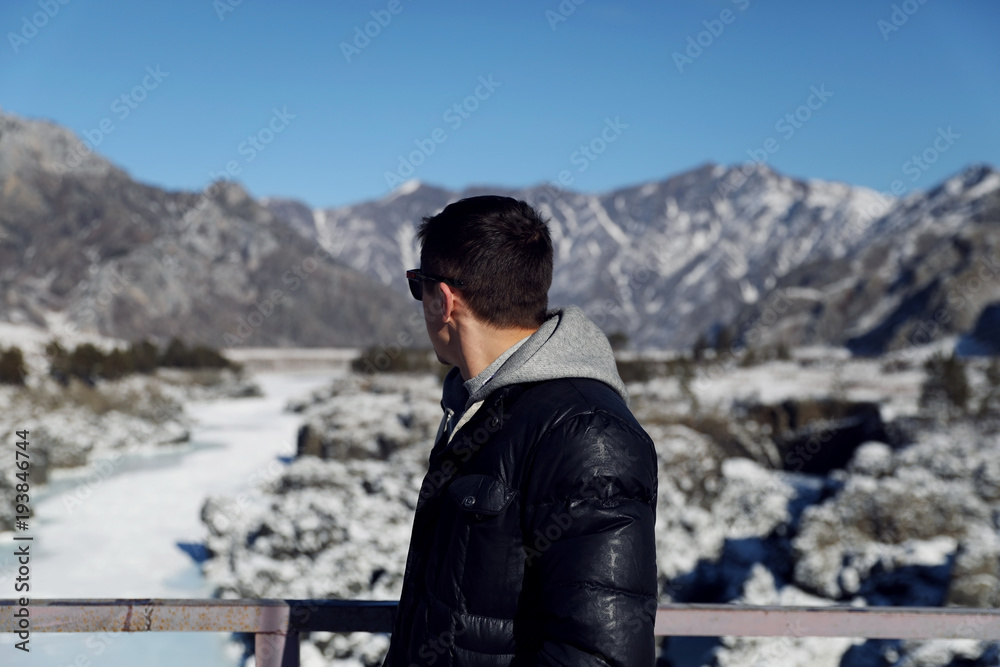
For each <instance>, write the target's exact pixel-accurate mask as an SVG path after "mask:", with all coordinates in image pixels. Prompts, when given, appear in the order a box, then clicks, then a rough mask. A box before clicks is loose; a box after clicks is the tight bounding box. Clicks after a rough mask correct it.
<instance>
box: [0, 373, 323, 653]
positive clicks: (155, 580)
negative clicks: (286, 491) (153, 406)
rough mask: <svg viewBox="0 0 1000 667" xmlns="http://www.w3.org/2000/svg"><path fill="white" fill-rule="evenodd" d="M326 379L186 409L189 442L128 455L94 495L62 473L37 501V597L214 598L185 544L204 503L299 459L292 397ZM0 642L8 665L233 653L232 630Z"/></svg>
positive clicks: (278, 377)
mask: <svg viewBox="0 0 1000 667" xmlns="http://www.w3.org/2000/svg"><path fill="white" fill-rule="evenodd" d="M331 376H332V373H331V372H324V373H294V374H289V373H266V374H259V375H257V378H256V379H257V382H258V384H259V385H260V387H261V389H262V390H263V392H264V395H263V396H262V397H258V398H241V399H227V400H220V401H213V402H207V403H203V404H189V405H188V406H186V409H187V411H188V413H189V414H190V415H191V416H192V417H194V419H195V420H196V425H195V427H194V428H193V429H192V433H191V436H192V437H191V441H190V443H187V445H186V446H184V447H179V448H174V449H171V450H169V451H163V452H158V453H156V454H151V455H141V456H140V455H134V456H128V457H123V458H121V459H119V460H117V461H115V462H114V464H113V465H112V466H111V467H110V470H111V472H110V474H107V475H105V476H103V481H100V482H99V483H97V484H92V488H90V487H87V486H83V487H80V486H79V485H80V484H82V480H81V478H80V476H79V474H77V475H76V476H57V477H55V479H53V481H52V483H51V484H50V485H49V486H48V488H47V489H46V490H45V491H44V492H41V493H38V494H33V497H32V504H33V508H34V512H35V516H34V517H33V522H32V531H31V532H30V533H29V534H32V535H34V541H33V542H32V543H31V552H32V559H31V597H32V598H35V599H37V598H207V597H211V588H210V587H209V586H207V585H206V584H205V582H204V581H203V580H202V577H201V573H200V570H199V567H198V565H197V564H196V563H195V562H194V561H193V560H192V558H191V556H189V555H188V553H186V552H185V551H184V550H183V549H182V548H181V546H180V545H182V544H195V543H200V542H201V541H202V540H203V537H204V529H203V528H202V524H201V520H200V518H199V515H200V511H201V506H202V504H203V503H204V501H205V498H206V497H208V496H210V495H227V496H235V495H236V494H238V493H240V492H241V491H245V490H247V489H249V488H251V487H252V485H253V483H254V481H255V480H257V479H260V478H269V477H271V476H273V473H274V471H275V469H276V468H275V461H276V460H277V458H278V457H287V456H290V455H292V454H294V452H295V435H296V430H297V428H298V425H299V419H300V418H299V416H298V415H293V414H287V413H284V412H283V409H284V406H285V404H286V402H287V401H288V399H290V398H292V397H295V396H299V395H301V394H304V393H306V392H308V391H310V390H312V389H314V388H317V387H319V386H322V385H323V384H325V383H327V382H328V381H329V379H330V378H331ZM105 469H106V470H107V469H108V468H105ZM91 479H97V478H96V477H93V476H92V477H91ZM88 488H90V493H89V494H86V491H85V489H88ZM77 491H79V493H77ZM81 497H82V498H81ZM69 498H73V499H76V498H80V500H79V502H75V501H68V499H69ZM11 537H12V536H11V535H10V534H9V533H8V534H6V535H5V536H4V537H3V538H0V554H2V555H0V586H2V589H0V590H2V591H3V592H2V593H0V597H10V596H12V595H13V594H14V593H13V590H14V589H13V583H12V571H11V568H10V560H9V559H8V558H7V556H8V555H9V554H12V553H13V551H14V546H13V541H12V539H11ZM0 637H2V640H0V655H2V658H0V664H3V665H45V666H46V667H69V666H71V665H72V666H74V667H88V666H91V667H126V666H128V667H134V666H135V665H143V666H144V667H161V666H162V667H166V666H167V665H171V666H175V665H201V666H205V667H215V666H219V667H223V666H225V667H232V666H233V665H235V664H236V659H235V654H234V653H233V652H232V648H229V650H228V652H227V646H226V645H227V638H228V637H229V635H228V634H220V633H199V632H191V633H145V634H143V633H136V634H126V633H106V634H101V635H87V634H56V633H32V634H31V642H30V645H29V646H30V648H31V652H30V654H26V653H23V652H21V651H18V650H15V649H14V647H13V646H12V644H13V642H14V641H16V636H15V635H9V634H8V635H0Z"/></svg>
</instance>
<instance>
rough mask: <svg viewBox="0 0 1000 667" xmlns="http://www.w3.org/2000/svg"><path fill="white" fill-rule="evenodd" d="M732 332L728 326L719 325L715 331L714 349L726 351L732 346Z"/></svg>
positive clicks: (720, 351)
mask: <svg viewBox="0 0 1000 667" xmlns="http://www.w3.org/2000/svg"><path fill="white" fill-rule="evenodd" d="M733 340H734V337H733V332H732V330H731V329H730V328H729V327H721V328H720V329H719V330H718V331H717V332H716V333H715V351H716V352H719V353H725V352H728V351H729V349H730V348H731V347H732V346H733Z"/></svg>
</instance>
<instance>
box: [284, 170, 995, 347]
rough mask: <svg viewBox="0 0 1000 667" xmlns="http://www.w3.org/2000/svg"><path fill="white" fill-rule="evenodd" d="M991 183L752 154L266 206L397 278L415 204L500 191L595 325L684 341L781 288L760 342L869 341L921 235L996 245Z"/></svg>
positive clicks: (971, 317)
mask: <svg viewBox="0 0 1000 667" xmlns="http://www.w3.org/2000/svg"><path fill="white" fill-rule="evenodd" d="M998 187H1000V174H997V172H995V171H993V170H992V169H990V168H989V167H976V168H972V169H970V170H969V171H967V172H966V173H964V174H961V175H959V176H956V177H954V178H952V179H950V180H949V181H947V182H946V183H945V184H943V185H941V186H939V187H937V188H935V189H934V190H932V191H930V192H929V193H926V194H923V193H917V194H913V195H911V196H909V197H907V198H905V199H903V200H896V199H894V198H891V197H887V196H885V195H883V194H880V193H877V192H874V191H872V190H868V189H865V188H859V187H851V186H849V185H845V184H841V183H830V182H822V181H808V182H803V181H798V180H795V179H792V178H788V177H786V176H782V175H780V174H778V173H776V172H774V171H772V170H771V169H769V168H768V167H766V166H763V165H761V166H753V167H751V166H748V167H746V168H745V169H744V168H726V167H722V166H718V165H706V166H702V167H699V168H697V169H694V170H692V171H689V172H686V173H683V174H680V175H677V176H674V177H671V178H668V179H666V180H663V181H658V182H651V183H646V184H643V185H638V186H635V187H629V188H622V189H619V190H615V191H613V192H609V193H605V194H601V195H592V194H583V193H576V192H569V191H560V190H556V189H553V188H551V187H548V186H540V187H534V188H527V189H521V190H509V189H502V188H483V187H477V188H469V189H466V190H463V191H461V192H454V191H448V190H443V189H441V188H437V187H433V186H429V185H426V184H422V183H420V182H417V181H410V182H408V183H405V184H404V185H402V186H400V187H399V188H398V189H397V190H396V191H394V192H393V193H391V194H390V195H388V196H386V197H385V198H383V199H380V200H377V201H370V202H365V203H362V204H358V205H354V206H347V207H342V208H333V209H324V210H315V211H312V210H309V209H308V207H305V206H303V205H302V204H300V203H297V202H292V201H287V200H270V201H268V202H266V206H267V207H268V208H269V209H270V210H271V211H272V212H273V213H274V214H275V215H276V216H278V217H279V218H282V219H284V220H286V221H287V222H288V223H289V224H290V225H291V226H292V227H293V228H294V229H296V230H298V231H299V232H300V233H302V234H304V235H306V236H307V237H310V238H315V239H317V240H318V241H319V243H321V244H322V245H323V247H324V248H326V249H327V250H328V251H330V252H331V253H332V254H333V255H334V256H335V257H339V258H341V259H342V260H343V261H345V262H346V263H348V264H350V265H351V266H353V267H354V268H356V269H358V270H359V271H364V272H365V273H367V274H368V275H369V276H371V277H373V278H375V279H376V280H379V281H380V282H382V283H383V284H384V285H387V286H393V287H394V288H395V289H398V290H400V291H402V290H405V286H404V284H403V282H402V281H401V280H399V276H400V275H401V274H402V271H403V270H404V269H406V268H411V267H414V266H417V265H418V264H419V257H418V253H417V246H416V242H415V234H416V229H417V226H418V225H419V224H420V219H421V217H422V216H425V215H431V214H433V213H436V212H437V211H439V210H440V209H441V208H443V207H444V206H445V205H446V204H447V203H449V202H451V201H455V200H457V199H460V198H462V197H468V196H473V195H476V194H484V193H496V194H506V195H509V196H512V197H516V198H520V199H524V200H526V201H528V202H530V203H532V204H534V205H536V206H537V207H538V208H539V209H540V210H541V212H542V213H543V214H544V215H545V216H546V217H547V218H549V219H550V227H551V230H552V235H553V240H554V244H555V248H556V271H555V277H554V281H553V288H552V291H551V301H552V304H553V305H560V304H567V303H575V304H578V305H581V306H582V307H583V308H584V309H585V310H586V311H587V312H588V313H589V314H590V315H591V317H593V318H594V319H595V320H596V321H597V322H598V323H599V324H600V325H601V326H602V328H604V330H605V331H606V332H609V333H610V332H614V331H623V332H625V333H627V334H628V335H629V337H630V338H631V340H632V342H633V343H634V344H636V345H638V346H656V347H687V346H690V345H691V344H692V343H694V341H695V340H696V339H697V337H698V336H699V335H702V334H706V335H708V336H710V337H711V336H713V335H714V333H715V332H717V331H718V330H719V329H720V328H721V327H730V328H731V329H733V330H734V331H737V332H739V331H741V330H742V329H744V328H746V326H747V325H748V323H750V324H752V323H753V322H754V321H755V319H756V318H757V317H759V316H760V314H761V310H762V309H766V308H767V307H769V306H770V305H771V304H772V303H773V302H774V300H775V299H780V298H786V297H787V298H791V297H792V296H794V297H795V299H796V301H795V302H796V304H798V307H796V308H795V309H794V311H793V312H794V314H795V317H794V322H793V321H792V319H793V318H791V317H789V318H786V317H784V315H783V313H782V317H781V318H780V319H782V326H780V327H769V328H768V329H769V330H768V332H766V333H767V334H768V335H767V336H766V338H767V340H768V341H769V342H771V343H776V342H785V343H786V344H789V345H794V344H801V343H833V344H845V343H852V344H853V345H854V347H855V348H857V349H858V350H860V351H871V350H875V351H877V350H882V349H886V347H887V346H888V342H889V339H891V338H892V337H891V336H888V337H887V336H885V335H883V334H882V333H880V332H881V330H876V329H878V327H879V326H880V325H882V324H883V322H882V321H881V320H879V319H878V316H879V313H882V312H883V311H884V310H892V308H891V305H890V304H891V303H892V302H893V301H894V300H896V301H898V300H899V299H900V298H901V297H900V296H899V295H898V294H897V292H898V290H896V291H893V290H894V287H893V286H894V285H896V284H898V283H899V282H900V281H904V282H905V280H906V279H907V278H906V272H907V271H910V270H911V269H912V267H911V266H910V264H909V262H910V260H913V259H915V258H916V257H917V255H919V253H920V252H921V251H920V248H921V247H923V246H922V245H921V244H922V243H927V240H928V239H930V238H933V239H936V241H935V243H936V242H937V241H940V240H942V239H945V238H952V237H954V238H956V239H960V238H964V237H966V236H968V237H969V238H968V239H967V242H968V243H972V244H973V246H974V247H976V246H975V244H979V243H984V244H985V245H984V246H983V247H982V248H980V250H983V251H985V250H988V248H990V247H994V246H993V244H994V243H995V242H996V233H995V229H994V230H992V231H991V232H989V233H986V232H985V231H983V234H979V233H978V232H976V231H974V230H976V229H979V228H981V227H982V228H985V227H986V226H988V225H989V224H990V223H991V221H992V222H994V223H995V221H996V220H997V215H996V208H995V206H993V205H992V204H991V203H990V202H991V201H995V199H996V197H997V196H998V195H997V192H998ZM994 226H995V225H994ZM957 242H958V243H960V241H957ZM887 252H888V253H890V255H891V256H892V257H893V260H892V261H891V262H890V263H889V264H887V265H886V266H883V267H880V269H879V273H878V278H879V279H878V280H875V281H871V280H869V279H870V278H872V277H873V275H872V273H873V268H872V263H873V262H876V261H877V259H878V258H879V257H881V256H882V255H885V253H887ZM975 252H979V250H976V251H975ZM865 258H867V260H866V259H865ZM844 280H847V281H848V283H849V284H850V285H866V286H868V287H867V288H866V289H867V292H868V293H867V294H866V299H864V300H862V301H858V302H854V301H851V303H850V304H849V305H848V306H847V309H848V310H849V311H851V312H850V314H849V315H848V316H843V317H841V318H840V319H838V318H836V317H831V314H830V311H831V310H836V308H843V307H844V306H843V304H840V305H837V304H839V301H838V298H847V297H848V296H850V295H851V294H852V293H851V292H850V291H849V290H848V291H845V292H843V293H841V292H838V291H837V290H838V289H842V288H843V287H844V284H848V283H843V281H844ZM817 281H819V282H820V283H822V285H823V286H824V289H825V291H824V289H821V288H818V287H816V285H815V283H817ZM998 289H1000V288H998V286H997V281H994V284H992V285H990V286H988V287H987V288H986V289H984V290H982V291H981V293H980V294H978V296H977V297H976V298H975V299H972V300H970V302H969V304H968V305H967V306H966V307H965V309H964V311H963V316H962V317H960V318H956V319H955V320H954V322H953V323H952V324H951V325H950V326H949V331H951V332H958V333H961V332H966V331H968V330H969V329H971V327H972V325H973V324H974V323H975V318H976V317H977V316H978V315H979V313H980V312H981V311H982V309H983V307H984V306H985V305H986V304H987V303H989V302H991V301H1000V292H998ZM945 290H946V291H947V288H945ZM883 292H889V293H888V294H883ZM845 295H846V296H845ZM828 301H829V302H830V303H829V304H828ZM782 305H784V304H782ZM831 305H832V306H833V307H827V308H826V310H824V306H831ZM811 309H812V310H816V311H818V312H815V313H812V310H811ZM911 310H912V309H911ZM911 310H904V311H903V312H902V313H901V315H902V316H903V318H904V319H906V318H915V317H919V316H921V315H923V314H924V312H923V311H919V312H918V310H919V309H918V310H912V312H911ZM811 313H812V314H811ZM897 317H898V315H897ZM910 326H916V324H915V323H913V322H911V323H910ZM883 328H884V327H883ZM865 336H869V338H871V339H872V341H871V342H869V341H868V339H867V338H865Z"/></svg>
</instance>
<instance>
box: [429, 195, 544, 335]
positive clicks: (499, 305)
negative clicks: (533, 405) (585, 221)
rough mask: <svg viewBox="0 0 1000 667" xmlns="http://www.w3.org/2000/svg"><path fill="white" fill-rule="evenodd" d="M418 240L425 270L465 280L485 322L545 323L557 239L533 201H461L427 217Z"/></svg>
mask: <svg viewBox="0 0 1000 667" xmlns="http://www.w3.org/2000/svg"><path fill="white" fill-rule="evenodd" d="M417 238H419V239H420V242H421V250H420V268H421V269H423V270H424V271H426V272H427V273H433V274H435V275H439V276H444V277H446V278H451V279H453V280H461V281H462V282H463V283H465V287H462V288H461V292H462V296H463V297H464V298H465V302H466V303H467V304H468V305H469V309H470V310H471V311H472V312H473V314H474V315H475V316H476V317H478V318H479V319H480V320H483V321H484V322H487V323H488V324H491V325H493V326H495V327H498V328H512V327H525V328H533V327H537V326H539V325H540V324H541V323H542V322H544V321H545V313H546V311H547V310H548V304H549V286H550V285H551V284H552V237H551V236H550V235H549V228H548V225H546V221H545V220H543V219H542V217H541V216H540V215H539V214H538V212H537V211H535V209H533V208H532V207H531V206H530V205H528V204H526V203H525V202H523V201H518V200H517V199H512V198H511V197H500V196H496V195H485V196H482V197H469V198H467V199H462V200H459V201H457V202H454V203H453V204H449V205H448V206H446V207H445V208H444V210H443V211H441V212H440V213H438V214H437V215H434V216H428V217H426V218H424V222H423V224H422V225H421V226H420V230H419V231H418V232H417Z"/></svg>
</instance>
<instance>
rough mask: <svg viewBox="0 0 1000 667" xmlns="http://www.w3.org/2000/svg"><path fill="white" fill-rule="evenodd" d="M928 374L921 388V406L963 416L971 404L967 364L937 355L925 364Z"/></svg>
mask: <svg viewBox="0 0 1000 667" xmlns="http://www.w3.org/2000/svg"><path fill="white" fill-rule="evenodd" d="M924 370H925V371H926V372H927V375H926V378H925V379H924V383H923V385H922V386H921V388H920V406H921V407H924V408H932V409H939V410H945V411H948V412H951V413H958V414H962V413H964V412H965V411H966V406H967V405H968V402H969V393H970V392H969V380H968V378H967V377H966V374H965V364H963V363H962V361H961V360H960V359H958V358H957V357H956V356H955V353H954V352H953V353H952V354H951V355H950V356H947V357H946V356H944V355H943V354H941V353H937V354H935V355H934V356H932V357H931V358H930V359H928V360H927V362H926V363H925V364H924Z"/></svg>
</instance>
